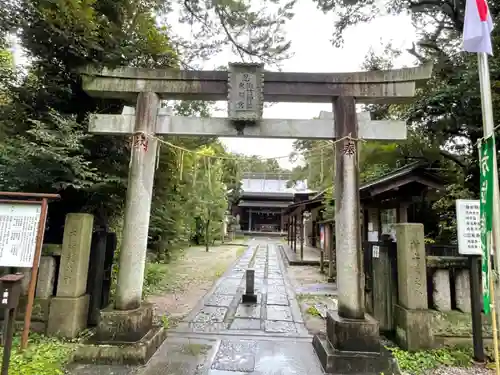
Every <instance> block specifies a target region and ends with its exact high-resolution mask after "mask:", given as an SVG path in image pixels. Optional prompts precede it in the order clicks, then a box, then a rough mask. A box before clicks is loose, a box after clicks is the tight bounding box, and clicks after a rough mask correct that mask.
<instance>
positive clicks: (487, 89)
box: [477, 52, 500, 375]
mask: <svg viewBox="0 0 500 375" xmlns="http://www.w3.org/2000/svg"><path fill="white" fill-rule="evenodd" d="M477 60H478V71H479V85H480V91H481V107H482V113H483V137H484V138H489V137H493V139H495V126H494V122H493V104H492V100H491V83H490V69H489V67H488V55H487V54H486V53H485V52H478V54H477ZM493 155H494V157H493V202H492V204H493V207H492V208H493V210H492V211H493V233H492V234H493V249H494V266H495V282H496V281H497V280H498V277H497V276H498V271H499V266H500V251H499V250H500V206H499V204H500V195H499V190H498V167H497V152H496V145H495V141H493ZM490 259H491V258H488V264H490V261H489V260H490ZM489 270H491V267H489ZM491 276H493V275H492V274H491V273H490V280H491V281H490V285H489V286H488V287H489V288H490V293H491V294H492V295H491V297H492V299H491V301H492V306H491V318H492V325H493V345H494V348H495V363H496V372H497V375H500V362H499V358H498V330H497V316H496V314H497V312H496V306H495V300H496V298H495V296H494V294H495V290H494V289H495V288H494V287H493V286H494V282H493V279H492V278H491Z"/></svg>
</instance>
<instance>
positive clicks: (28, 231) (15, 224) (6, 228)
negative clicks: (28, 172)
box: [0, 192, 59, 349]
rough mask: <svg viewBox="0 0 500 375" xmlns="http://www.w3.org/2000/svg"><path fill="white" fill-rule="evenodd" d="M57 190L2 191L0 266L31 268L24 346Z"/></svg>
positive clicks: (0, 194)
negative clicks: (49, 207) (48, 217)
mask: <svg viewBox="0 0 500 375" xmlns="http://www.w3.org/2000/svg"><path fill="white" fill-rule="evenodd" d="M58 198H59V195H57V194H35V193H33V194H32V193H9V192H0V267H20V268H32V271H31V279H30V282H29V286H28V301H27V304H26V312H25V315H24V328H23V334H22V337H21V349H25V348H26V346H27V344H28V335H29V329H30V323H31V313H32V310H33V301H34V299H35V288H36V280H37V277H38V266H39V264H40V256H41V254H42V245H43V236H44V234H45V222H46V220H47V208H48V207H47V206H48V200H49V199H58Z"/></svg>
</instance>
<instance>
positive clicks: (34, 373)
mask: <svg viewBox="0 0 500 375" xmlns="http://www.w3.org/2000/svg"><path fill="white" fill-rule="evenodd" d="M19 347H20V337H19V336H15V337H14V340H13V345H12V355H11V357H10V366H9V375H60V374H61V375H62V374H64V367H65V366H66V364H67V363H68V362H69V361H70V360H71V356H72V354H73V351H74V349H75V348H76V343H75V342H68V341H62V340H58V339H56V338H53V337H46V336H42V335H38V334H35V333H31V334H30V339H29V344H28V347H27V348H26V350H24V351H23V352H19V351H18V348H19ZM0 355H3V347H0Z"/></svg>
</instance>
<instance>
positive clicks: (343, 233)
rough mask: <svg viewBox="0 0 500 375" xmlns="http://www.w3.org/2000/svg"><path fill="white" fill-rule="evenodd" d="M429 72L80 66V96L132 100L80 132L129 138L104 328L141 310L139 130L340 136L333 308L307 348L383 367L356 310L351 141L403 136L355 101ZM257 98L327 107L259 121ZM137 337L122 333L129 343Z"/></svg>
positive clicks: (369, 322) (148, 149) (143, 199)
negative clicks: (196, 108)
mask: <svg viewBox="0 0 500 375" xmlns="http://www.w3.org/2000/svg"><path fill="white" fill-rule="evenodd" d="M431 71H432V67H431V66H420V67H416V68H405V69H399V70H390V71H373V72H356V73H281V72H280V73H278V72H264V67H263V65H262V64H229V69H228V71H179V70H174V69H171V70H150V69H140V68H128V67H121V68H117V69H113V70H108V69H102V70H99V71H96V70H92V69H87V70H86V71H84V72H82V75H83V77H82V78H83V88H84V90H85V91H86V92H87V93H88V94H89V95H92V96H96V97H106V98H115V99H125V100H128V101H130V102H131V103H133V102H134V101H135V102H136V107H135V110H133V109H130V108H125V110H124V113H123V114H122V115H94V116H93V117H92V120H91V123H90V128H89V130H90V131H91V132H93V133H101V134H122V135H133V136H134V137H133V145H134V147H133V148H132V155H131V164H130V171H129V183H128V189H127V201H126V208H125V223H124V230H123V233H124V234H123V240H122V248H121V252H120V260H119V275H118V285H117V297H116V303H115V305H114V310H113V309H107V310H108V311H106V312H104V311H103V312H102V314H107V315H106V319H105V321H108V322H109V323H110V324H109V325H108V327H104V328H109V327H111V326H112V325H114V326H119V325H120V322H122V321H123V319H124V316H126V315H127V312H129V315H134V316H137V311H138V310H139V311H140V310H141V309H145V310H147V309H149V307H144V304H143V305H141V297H142V284H143V276H144V264H145V259H146V245H147V235H148V227H149V216H150V206H151V195H152V188H153V186H152V185H153V177H154V169H155V160H156V156H157V141H156V139H155V138H154V137H150V136H149V135H154V134H158V135H161V134H175V135H193V136H206V135H211V136H224V137H228V136H244V137H245V136H246V137H267V138H307V139H341V141H339V142H337V143H336V144H335V153H336V164H337V165H336V178H335V202H336V204H335V207H336V215H335V218H336V223H337V225H336V227H335V228H336V239H337V240H336V241H337V244H336V251H337V283H338V288H339V296H338V313H337V312H330V314H329V315H328V320H327V331H328V340H326V341H325V340H321V339H319V338H315V341H314V345H315V348H316V350H317V352H318V355H319V357H320V359H321V360H322V363H323V366H324V368H325V370H326V371H327V372H333V371H339V369H338V368H339V366H340V367H342V366H341V364H342V363H344V362H343V361H342V360H339V361H335V360H334V359H335V358H334V357H335V355H334V354H332V353H333V352H334V351H332V347H333V348H335V349H339V350H342V351H344V352H346V351H347V352H358V351H361V352H365V353H366V352H370V353H371V355H370V356H368V357H367V356H365V357H363V358H365V359H366V361H365V362H366V363H367V366H368V363H369V362H372V361H373V360H374V359H375V358H382V359H383V361H379V362H380V366H379V367H378V368H380V371H381V372H383V371H387V370H388V369H389V368H390V365H391V364H390V361H387V358H386V357H385V356H384V355H381V350H380V343H379V334H378V323H377V322H376V321H374V320H373V319H371V318H370V317H367V316H366V315H365V306H364V285H363V284H364V281H363V280H364V273H363V255H362V249H361V236H360V226H359V205H360V203H359V169H358V152H357V144H356V140H357V139H358V138H364V139H374V140H375V139H379V140H401V139H405V138H406V127H405V125H404V123H402V122H390V121H370V119H369V114H368V115H367V114H357V113H356V107H355V105H356V103H380V104H382V103H403V102H407V101H409V100H411V98H412V97H413V96H414V94H415V87H416V82H418V81H423V80H426V79H428V78H429V77H430V74H431ZM162 99H169V100H178V99H182V100H207V101H220V100H228V112H229V118H227V119H226V118H206V119H205V118H203V119H200V118H187V117H174V116H172V115H171V113H168V111H167V110H163V109H160V101H161V100H162ZM264 101H267V102H309V103H332V105H333V114H334V115H333V117H334V119H328V118H326V119H325V118H322V119H315V120H266V119H262V109H263V102H264ZM358 124H359V125H358ZM143 314H145V315H147V314H149V312H144V313H143ZM113 321H115V324H111V323H112V322H113ZM117 321H118V324H116V323H117ZM121 325H122V326H123V324H121ZM132 326H133V325H132V324H128V325H127V328H128V329H129V330H130V329H131V327H132ZM136 326H137V325H136ZM136 330H137V331H139V329H137V328H136ZM140 331H141V332H144V327H141V329H140ZM132 333H133V332H132ZM136 333H137V334H139V333H140V332H136ZM137 334H136V335H132V336H134V337H135V341H137ZM146 336H147V335H146ZM121 340H122V342H123V340H124V339H123V337H121ZM350 355H351V356H352V354H350ZM358 360H359V358H358ZM367 361H368V362H367ZM334 362H335V363H336V364H335V363H334ZM365 362H363V363H365ZM332 366H333V367H332ZM341 370H342V371H345V369H344V368H341ZM346 373H347V372H346Z"/></svg>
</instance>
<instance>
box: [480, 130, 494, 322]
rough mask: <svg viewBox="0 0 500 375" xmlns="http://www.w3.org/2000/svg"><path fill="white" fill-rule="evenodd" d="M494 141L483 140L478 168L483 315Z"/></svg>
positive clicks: (487, 302) (487, 283)
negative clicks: (479, 175)
mask: <svg viewBox="0 0 500 375" xmlns="http://www.w3.org/2000/svg"><path fill="white" fill-rule="evenodd" d="M494 142H495V139H494V138H493V137H489V138H486V139H484V140H483V142H482V144H481V149H480V154H479V156H480V160H479V168H480V173H481V179H480V186H481V191H480V195H481V197H480V207H479V209H480V215H481V249H482V252H483V257H482V274H483V277H482V278H483V303H484V313H485V314H489V313H490V304H491V301H490V274H489V266H488V262H489V260H490V259H491V258H490V257H491V231H492V222H493V158H494V157H495V156H494V154H493V146H494Z"/></svg>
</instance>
